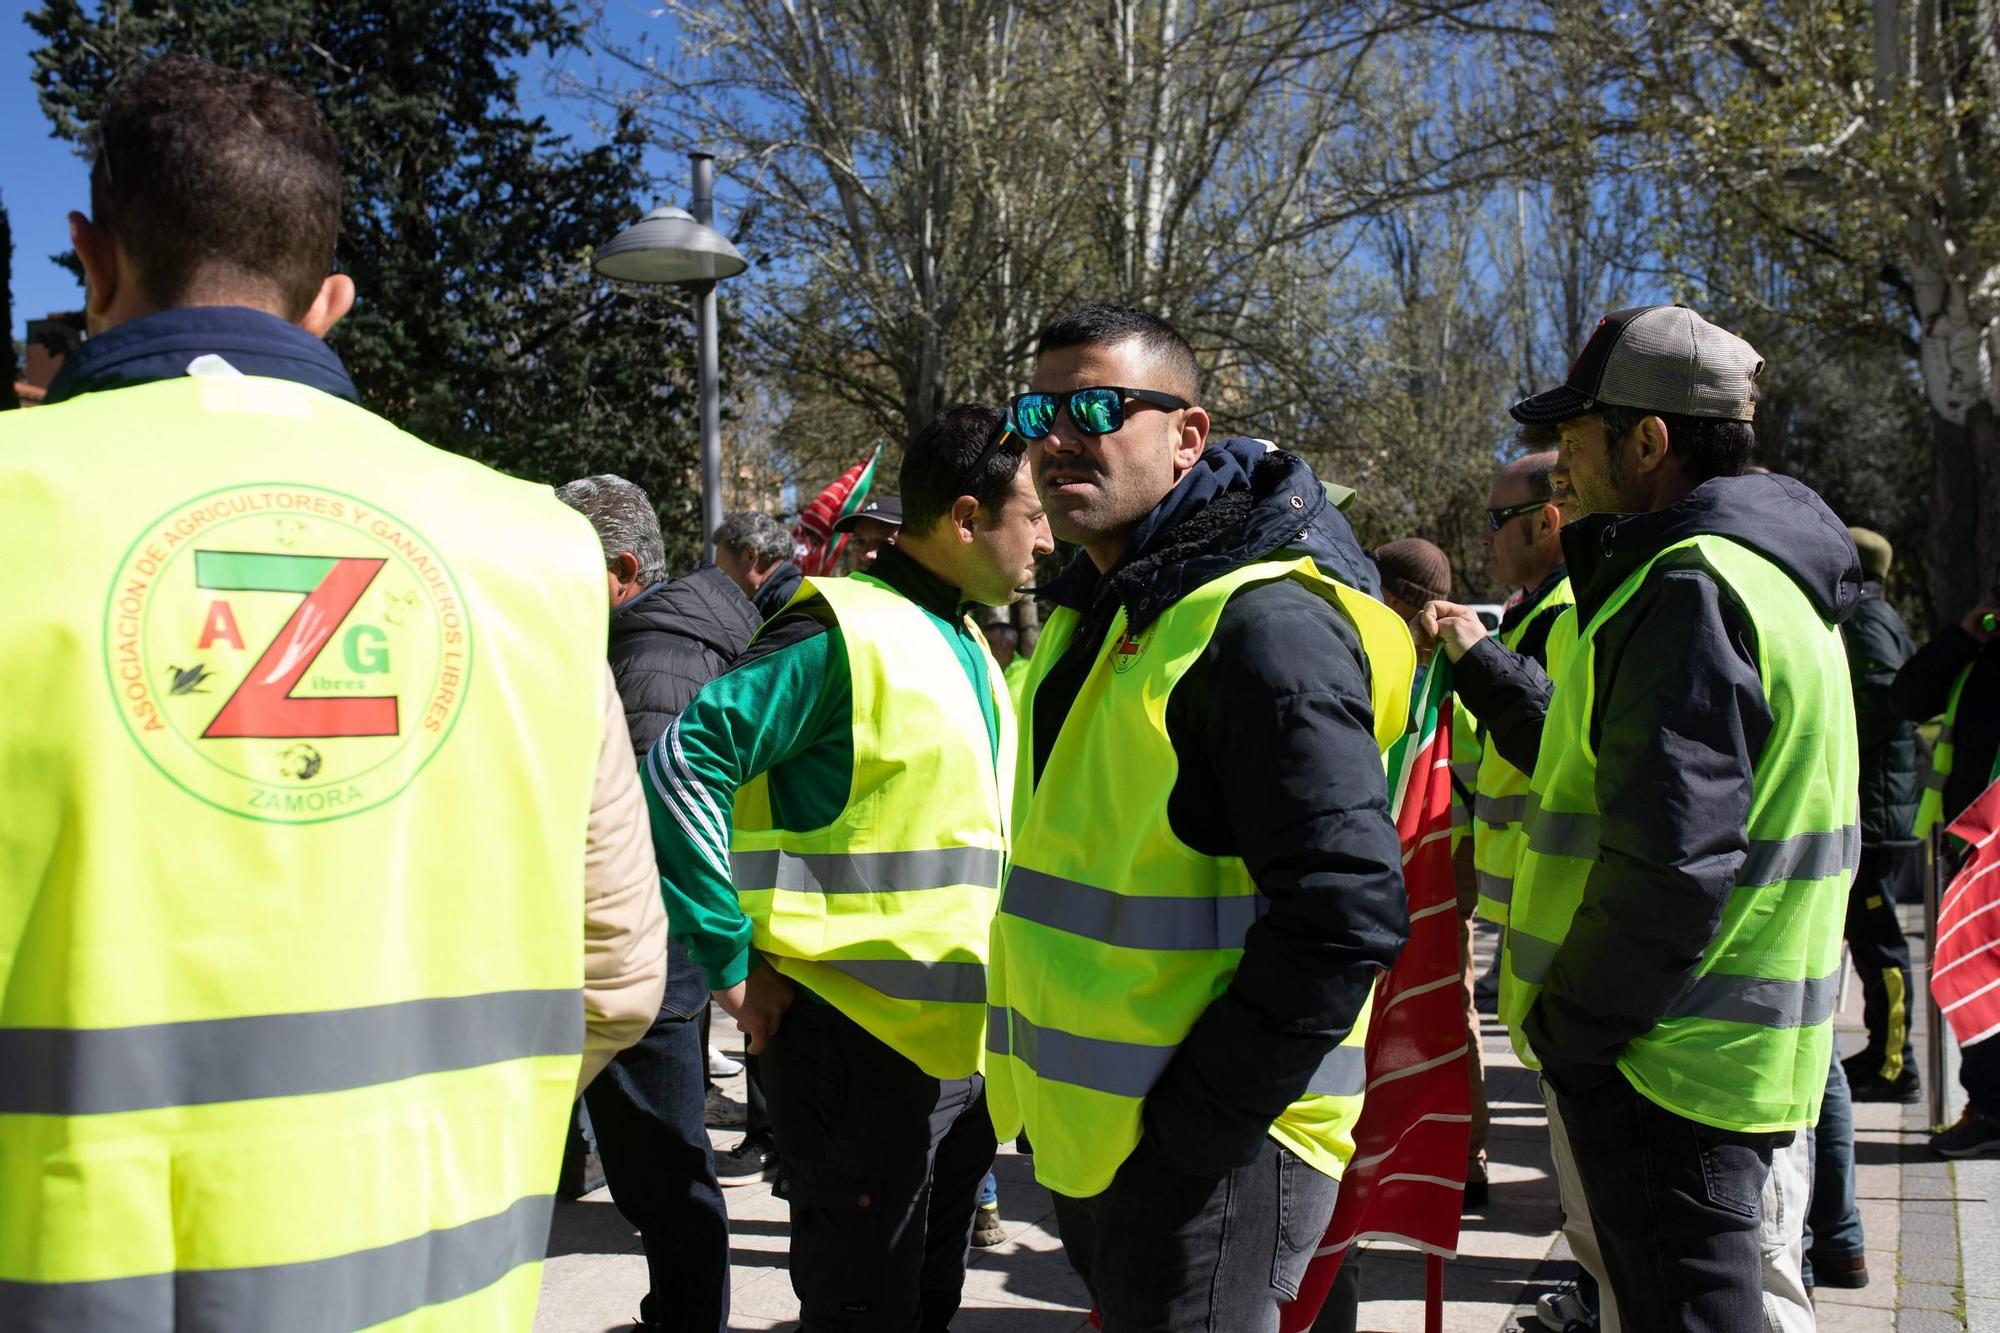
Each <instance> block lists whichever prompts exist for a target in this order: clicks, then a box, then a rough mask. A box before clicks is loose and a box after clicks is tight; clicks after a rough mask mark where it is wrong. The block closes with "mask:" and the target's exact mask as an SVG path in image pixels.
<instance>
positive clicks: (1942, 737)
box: [1937, 720, 1958, 745]
mask: <svg viewBox="0 0 2000 1333" xmlns="http://www.w3.org/2000/svg"><path fill="white" fill-rule="evenodd" d="M1957 734H1958V728H1957V726H1956V725H1954V724H1953V723H1952V722H1950V721H1949V720H1947V721H1946V722H1945V724H1944V725H1943V726H1941V727H1939V728H1938V738H1937V743H1938V744H1939V745H1951V744H1953V743H1954V740H1955V738H1956V736H1957Z"/></svg>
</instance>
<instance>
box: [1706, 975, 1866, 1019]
mask: <svg viewBox="0 0 2000 1333" xmlns="http://www.w3.org/2000/svg"><path fill="white" fill-rule="evenodd" d="M1839 998H1840V973H1839V972H1838V971H1834V972H1831V973H1829V974H1828V975H1826V976H1823V977H1807V978H1806V979H1805V980H1803V981H1773V980H1771V979H1770V978H1769V977H1742V976H1732V975H1730V974H1729V973H1726V972H1710V973H1707V974H1706V975H1704V976H1699V977H1696V978H1695V979H1694V984H1693V985H1691V986H1689V987H1688V989H1687V992H1686V993H1685V994H1684V995H1682V996H1681V998H1680V999H1678V1000H1676V1001H1675V1002H1674V1004H1673V1007H1672V1008H1671V1009H1669V1010H1668V1011H1667V1016H1668V1017H1670V1018H1711V1019H1718V1020H1720V1021H1722V1022H1725V1023H1755V1024H1757V1025H1758V1026H1759V1027H1767V1028H1797V1027H1817V1026H1818V1025H1819V1024H1821V1023H1824V1022H1826V1021H1827V1020H1828V1019H1830V1018H1832V1017H1833V1009H1834V1005H1835V1003H1836V1002H1837V1001H1838V1000H1839Z"/></svg>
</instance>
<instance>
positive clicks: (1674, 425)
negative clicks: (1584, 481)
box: [1591, 380, 1757, 483]
mask: <svg viewBox="0 0 2000 1333" xmlns="http://www.w3.org/2000/svg"><path fill="white" fill-rule="evenodd" d="M1750 391H1751V393H1752V394H1753V395H1754V394H1755V393H1756V391H1757V382H1756V381H1755V380H1752V381H1750ZM1753 401H1754V398H1753ZM1591 415H1593V416H1595V417H1596V418H1597V419H1598V420H1599V421H1602V422H1603V423H1604V442H1605V444H1606V446H1607V447H1608V446H1610V445H1613V444H1616V443H1618V441H1620V440H1622V439H1624V438H1625V437H1626V436H1627V435H1630V434H1631V433H1632V432H1633V431H1635V430H1637V429H1639V423H1640V422H1642V421H1644V420H1645V419H1646V418H1647V417H1658V418H1659V419H1660V420H1661V421H1662V422H1663V423H1665V425H1666V428H1667V445H1668V447H1669V448H1671V449H1672V450H1673V451H1674V456H1675V457H1676V458H1678V459H1680V460H1681V466H1682V467H1683V468H1685V469H1687V473H1688V475H1689V476H1690V477H1693V478H1694V480H1695V481H1696V482H1697V483H1699V482H1704V481H1707V480H1708V479H1709V478H1710V477H1736V476H1741V475H1742V473H1743V466H1744V464H1746V463H1748V462H1749V461H1750V450H1751V448H1752V447H1753V446H1754V445H1755V444H1756V443H1757V435H1756V432H1755V431H1754V430H1752V429H1751V427H1750V423H1749V422H1747V421H1736V420H1732V419H1730V418H1726V417H1690V416H1684V415H1682V414H1681V413H1679V412H1650V411H1647V410H1646V409H1645V408H1643V407H1618V406H1615V405H1613V404H1611V403H1603V404H1600V405H1599V407H1598V408H1597V410H1596V411H1595V412H1593V413H1592V414H1591Z"/></svg>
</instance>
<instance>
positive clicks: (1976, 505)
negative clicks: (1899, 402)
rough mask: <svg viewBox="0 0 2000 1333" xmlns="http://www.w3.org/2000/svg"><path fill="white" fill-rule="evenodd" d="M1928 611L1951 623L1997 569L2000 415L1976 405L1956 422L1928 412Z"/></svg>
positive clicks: (1991, 581)
mask: <svg viewBox="0 0 2000 1333" xmlns="http://www.w3.org/2000/svg"><path fill="white" fill-rule="evenodd" d="M1931 451H1932V457H1931V498H1932V502H1933V506H1934V512H1933V515H1932V517H1933V520H1934V521H1933V522H1932V525H1931V551H1930V556H1931V597H1932V606H1931V609H1932V611H1933V612H1934V613H1935V615H1936V617H1937V619H1938V620H1939V622H1940V623H1942V622H1945V621H1955V620H1957V619H1958V617H1959V616H1961V615H1963V614H1964V613H1965V611H1966V609H1967V608H1968V607H1970V606H1972V605H1973V603H1975V602H1977V601H1978V600H1979V599H1980V598H1981V597H1983V596H1985V595H1986V594H1987V592H1988V591H1989V590H1990V589H1991V588H1992V587H1993V585H1994V582H1995V575H1996V574H1997V573H2000V414H1996V413H1995V412H1994V410H1993V405H1992V404H1991V403H1977V404H1975V405H1973V407H1972V408H1971V410H1969V411H1968V412H1966V414H1965V420H1964V421H1963V422H1955V421H1952V420H1951V419H1949V418H1947V417H1945V416H1943V415H1941V414H1940V413H1938V412H1937V411H1936V409H1932V411H1931Z"/></svg>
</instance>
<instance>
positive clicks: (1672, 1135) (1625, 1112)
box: [1558, 1071, 1792, 1333]
mask: <svg viewBox="0 0 2000 1333" xmlns="http://www.w3.org/2000/svg"><path fill="white" fill-rule="evenodd" d="M1558 1097H1559V1099H1560V1102H1561V1110H1562V1117H1563V1124H1564V1126H1565V1128H1567V1129H1568V1131H1569V1144H1570V1151H1571V1153H1572V1154H1573V1155H1574V1156H1575V1158H1576V1167H1577V1174H1578V1175H1579V1176H1581V1177H1582V1179H1583V1191H1584V1197H1585V1198H1586V1199H1587V1200H1588V1202H1589V1205H1590V1220H1591V1223H1592V1225H1593V1226H1594V1227H1595V1228H1596V1231H1597V1243H1598V1247H1599V1249H1600V1250H1601V1251H1602V1252H1603V1256H1604V1267H1605V1270H1606V1273H1607V1274H1608V1275H1609V1277H1610V1279H1611V1290H1612V1294H1613V1295H1614V1296H1615V1297H1616V1298H1617V1301H1618V1314H1619V1319H1620V1321H1621V1323H1622V1324H1623V1326H1624V1328H1625V1329H1626V1330H1627V1333H1655V1331H1657V1333H1763V1330H1764V1326H1765V1325H1764V1279H1763V1252H1762V1248H1761V1246H1760V1245H1759V1243H1758V1234H1757V1231H1758V1221H1759V1214H1760V1200H1761V1196H1762V1194H1763V1192H1764V1180H1765V1177H1767V1176H1768V1175H1769V1174H1770V1172H1771V1155H1772V1153H1773V1152H1774V1151H1777V1150H1779V1149H1781V1148H1783V1147H1785V1146H1786V1145H1787V1144H1789V1143H1790V1142H1791V1138H1792V1136H1791V1135H1790V1134H1738V1133H1734V1132H1731V1131H1729V1130H1722V1129H1714V1128H1712V1127H1710V1126H1708V1125H1703V1124H1698V1123H1696V1122H1695V1121H1692V1120H1688V1119H1686V1118H1684V1117H1682V1116H1678V1115H1675V1114H1674V1113H1673V1112H1671V1111H1668V1110H1667V1109H1666V1108H1664V1107H1662V1106H1659V1105H1657V1104H1656V1103H1654V1102H1652V1101H1649V1100H1648V1099H1646V1098H1645V1097H1642V1096H1640V1095H1639V1094H1638V1093H1637V1092H1635V1091H1634V1090H1633V1088H1632V1085H1631V1084H1630V1083H1627V1082H1626V1081H1625V1079H1624V1077H1623V1076H1622V1075H1620V1074H1618V1073H1616V1072H1615V1071H1614V1072H1613V1073H1611V1074H1610V1076H1609V1077H1608V1079H1607V1080H1606V1081H1604V1082H1602V1083H1599V1084H1596V1085H1594V1086H1592V1087H1589V1088H1586V1089H1580V1090H1578V1091H1577V1092H1576V1093H1575V1095H1572V1094H1571V1093H1569V1092H1564V1091H1561V1090H1558Z"/></svg>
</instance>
